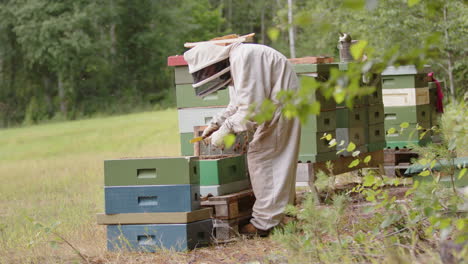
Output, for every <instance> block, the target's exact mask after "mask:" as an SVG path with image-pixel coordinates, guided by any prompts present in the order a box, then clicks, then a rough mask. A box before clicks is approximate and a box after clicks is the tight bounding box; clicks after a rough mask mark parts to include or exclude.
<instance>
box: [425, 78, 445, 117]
mask: <svg viewBox="0 0 468 264" xmlns="http://www.w3.org/2000/svg"><path fill="white" fill-rule="evenodd" d="M427 77H429V81H432V82H435V83H436V86H437V101H436V108H437V112H439V113H443V112H444V103H443V101H442V99H444V93H443V92H442V87H441V86H440V83H439V81H438V80H436V78H434V73H433V72H430V73H428V74H427Z"/></svg>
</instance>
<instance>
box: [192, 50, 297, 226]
mask: <svg viewBox="0 0 468 264" xmlns="http://www.w3.org/2000/svg"><path fill="white" fill-rule="evenodd" d="M184 58H185V60H186V61H187V63H188V65H189V71H190V72H191V73H192V72H195V71H197V70H199V69H201V68H203V67H206V66H208V65H212V64H213V63H216V62H219V61H221V60H224V59H227V58H229V62H230V71H231V76H232V85H230V86H229V95H230V102H229V105H228V107H227V109H226V110H225V111H224V112H222V113H221V114H219V115H218V116H216V117H215V118H214V119H213V120H212V123H213V124H216V125H217V126H220V128H219V130H218V132H219V131H223V133H222V135H224V134H227V133H231V132H232V133H240V132H243V131H247V130H255V133H254V136H253V139H252V141H251V142H250V144H249V149H248V153H247V161H248V169H249V173H250V177H251V182H252V188H253V191H254V194H255V197H256V202H255V204H254V207H253V215H252V216H253V218H252V219H251V223H252V224H253V225H254V226H255V227H256V228H257V229H261V230H269V229H271V228H272V227H274V226H276V225H278V224H279V223H280V221H281V219H282V218H283V215H284V214H283V212H284V209H285V207H286V205H287V204H288V203H289V204H292V203H293V202H294V198H295V178H296V167H297V160H298V151H299V140H300V132H301V127H300V122H299V121H298V120H297V119H291V120H288V119H286V118H284V117H283V116H282V115H281V109H279V108H278V109H277V110H276V112H275V113H274V115H273V118H272V119H271V120H270V121H268V122H265V123H263V124H260V125H258V126H257V124H255V123H254V122H252V121H249V120H246V117H247V115H248V108H249V106H250V105H252V104H256V105H258V106H259V105H261V103H262V102H263V101H264V100H265V99H270V100H271V101H272V102H273V103H276V104H277V103H278V100H277V97H276V96H277V94H278V92H280V91H283V90H296V89H297V88H298V79H297V76H296V74H295V72H294V70H293V67H292V65H291V64H290V63H289V62H288V60H287V59H286V57H285V56H284V55H282V54H281V53H279V52H278V51H276V50H274V49H272V48H270V47H267V46H264V45H259V44H241V43H235V44H231V45H229V46H218V45H214V44H209V43H204V44H200V45H197V46H196V47H194V48H192V49H191V50H189V51H187V52H186V53H185V54H184ZM213 137H214V134H213Z"/></svg>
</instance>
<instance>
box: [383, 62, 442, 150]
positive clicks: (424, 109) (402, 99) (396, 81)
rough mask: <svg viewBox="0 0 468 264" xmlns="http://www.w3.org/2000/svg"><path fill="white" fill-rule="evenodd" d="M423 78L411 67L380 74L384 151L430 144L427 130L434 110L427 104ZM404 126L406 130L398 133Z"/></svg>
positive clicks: (426, 83)
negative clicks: (386, 148)
mask: <svg viewBox="0 0 468 264" xmlns="http://www.w3.org/2000/svg"><path fill="white" fill-rule="evenodd" d="M426 76H427V74H426V73H424V72H418V71H417V70H416V68H415V67H414V66H411V65H409V66H400V67H387V69H385V71H384V72H383V73H382V88H383V90H382V91H383V101H384V106H385V129H386V131H387V135H386V141H387V147H390V148H404V147H408V146H411V145H421V146H423V145H425V144H427V143H429V142H431V131H428V129H430V128H431V120H432V118H431V113H432V112H433V109H432V108H433V107H434V106H433V105H431V104H430V96H429V87H428V85H429V84H428V82H427V77H426ZM404 122H408V123H409V127H408V128H405V129H400V125H401V124H402V123H404ZM418 127H420V128H419V129H418ZM392 128H393V129H392ZM389 132H392V133H389Z"/></svg>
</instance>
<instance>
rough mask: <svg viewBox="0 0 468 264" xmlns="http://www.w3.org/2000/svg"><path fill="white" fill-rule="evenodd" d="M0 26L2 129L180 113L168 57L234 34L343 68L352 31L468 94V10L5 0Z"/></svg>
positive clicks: (357, 1) (364, 3)
mask: <svg viewBox="0 0 468 264" xmlns="http://www.w3.org/2000/svg"><path fill="white" fill-rule="evenodd" d="M288 2H292V5H288ZM288 7H291V10H292V14H293V22H292V23H290V22H291V21H290V20H289V21H288ZM0 21H1V22H0V128H2V127H11V126H18V125H22V124H32V123H38V122H45V121H49V120H51V121H56V120H67V119H81V118H86V117H91V116H97V115H111V114H121V113H128V112H136V111H142V110H150V109H159V108H166V107H172V106H174V105H175V95H174V89H173V86H174V85H173V69H172V68H171V67H168V66H167V57H168V56H171V55H176V54H182V53H183V52H184V51H185V48H184V47H183V44H184V43H185V42H193V41H200V40H207V39H210V38H213V37H216V36H221V35H224V34H231V33H237V34H247V33H251V32H255V33H257V35H256V41H257V42H258V43H262V44H266V45H270V46H272V47H274V48H275V49H277V50H279V51H281V52H282V53H284V54H285V55H286V56H288V57H290V56H291V53H292V50H291V48H290V44H291V43H290V40H291V36H293V39H294V50H295V51H294V53H295V56H296V57H302V56H318V55H328V56H334V57H335V58H337V57H338V50H337V48H336V46H337V40H338V32H340V31H341V32H348V33H350V34H351V36H352V37H353V39H365V40H367V41H368V42H369V46H372V47H373V49H375V50H374V56H375V54H382V56H386V55H384V54H387V55H388V54H394V56H395V57H397V56H398V52H399V51H402V52H403V53H406V54H411V53H412V51H414V52H413V54H416V56H424V58H419V59H421V61H424V62H425V63H428V64H430V65H431V67H432V68H433V70H434V72H435V73H436V74H435V76H436V78H438V79H439V80H444V81H445V83H446V89H445V93H446V95H447V96H446V100H463V98H465V97H467V91H468V88H467V86H468V85H467V84H466V81H465V80H466V76H467V69H468V67H467V66H468V61H467V59H466V55H467V45H466V43H467V40H468V39H467V36H468V34H467V33H468V8H467V5H466V3H465V1H463V0H450V1H443V0H387V1H382V0H380V1H378V0H328V1H321V0H294V1H291V0H289V1H287V0H256V1H250V0H158V1H155V0H154V1H153V0H137V1H126V0H108V1H92V0H60V1H56V0H0ZM291 28H292V31H291V32H292V33H293V34H292V35H291V34H290V30H289V29H291ZM421 49H424V52H420V50H421ZM389 50H394V52H393V53H389V52H388V51H389ZM427 51H430V52H427ZM413 59H414V58H413ZM386 60H388V58H386ZM390 61H391V60H390ZM399 63H402V61H399ZM403 63H404V61H403Z"/></svg>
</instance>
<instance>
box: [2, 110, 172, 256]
mask: <svg viewBox="0 0 468 264" xmlns="http://www.w3.org/2000/svg"><path fill="white" fill-rule="evenodd" d="M0 146H1V147H0V261H1V262H2V263H10V262H29V261H32V262H43V261H46V262H55V261H54V259H55V260H56V261H57V262H62V261H61V260H65V259H66V258H70V259H73V258H75V257H76V255H75V254H74V253H73V251H72V250H70V248H69V247H68V246H66V245H65V244H64V243H59V246H58V248H57V249H53V247H51V246H52V243H50V241H52V240H54V239H55V238H56V237H55V235H53V234H52V233H47V231H48V230H46V229H45V228H43V227H40V226H39V225H35V224H34V223H33V222H34V221H38V222H40V223H42V224H43V225H45V226H50V225H53V224H54V223H55V224H57V226H56V227H54V228H53V230H52V231H54V232H56V233H57V234H59V235H61V236H63V237H64V238H65V239H67V240H68V241H69V242H70V243H71V244H72V245H74V246H76V247H77V248H79V250H80V251H82V253H83V254H86V255H89V256H92V255H95V256H99V255H102V252H105V230H104V228H103V227H100V226H97V225H96V224H95V214H96V213H97V212H102V211H103V208H104V202H103V199H104V197H103V182H104V177H103V161H104V160H105V159H110V158H119V157H141V156H174V155H178V153H179V139H178V129H177V112H176V111H175V110H166V111H159V112H149V113H140V114H131V115H125V116H117V117H108V118H99V119H90V120H82V121H74V122H65V123H55V124H47V125H38V126H30V127H24V128H15V129H8V130H0ZM61 258H65V259H61Z"/></svg>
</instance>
